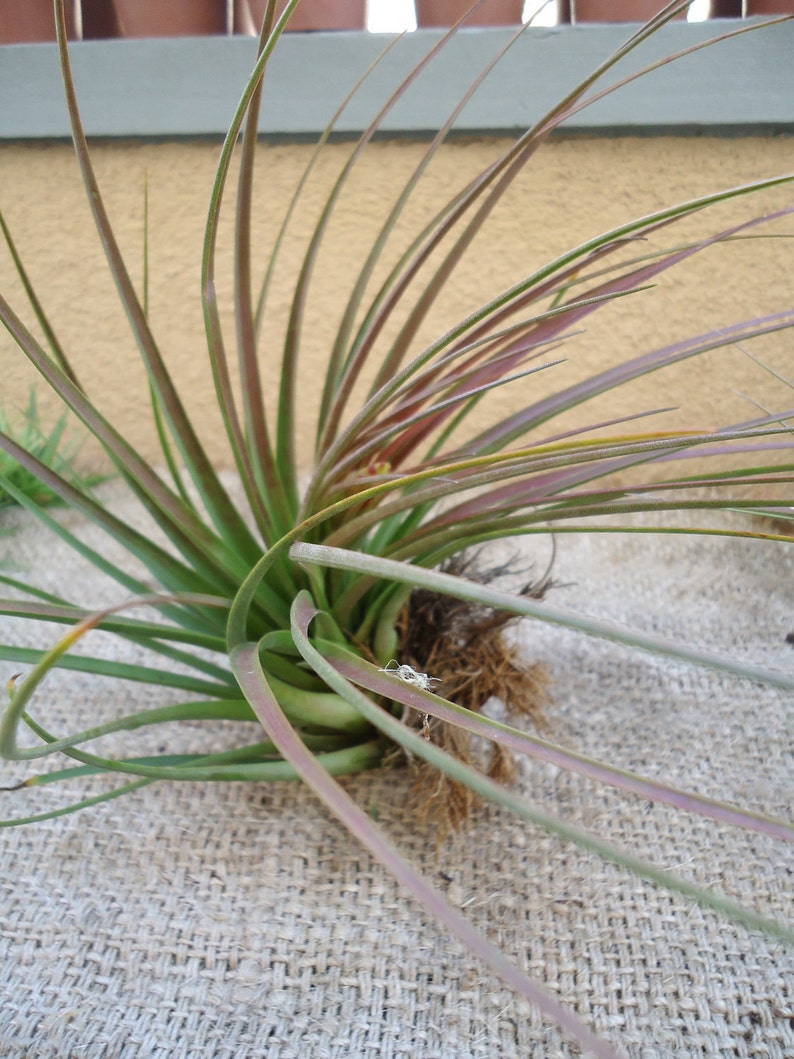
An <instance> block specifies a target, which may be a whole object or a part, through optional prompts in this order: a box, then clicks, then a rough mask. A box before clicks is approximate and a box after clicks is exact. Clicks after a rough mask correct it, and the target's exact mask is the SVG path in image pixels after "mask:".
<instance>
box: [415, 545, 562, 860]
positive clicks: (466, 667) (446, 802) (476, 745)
mask: <svg viewBox="0 0 794 1059" xmlns="http://www.w3.org/2000/svg"><path fill="white" fill-rule="evenodd" d="M442 569H443V570H444V572H446V573H451V574H456V575H458V576H462V577H466V578H468V579H469V580H472V581H477V582H478V583H480V584H489V583H491V582H493V581H496V580H499V579H501V578H503V577H504V576H505V575H509V574H511V573H513V574H515V573H516V571H515V569H514V564H511V563H506V564H503V565H500V566H490V567H483V566H481V565H479V564H478V562H477V556H476V555H475V556H467V555H462V556H455V557H454V558H453V559H451V560H449V561H448V562H447V563H446V564H444V566H443V567H442ZM549 586H550V581H549V580H548V578H547V577H544V578H542V579H541V580H540V581H539V582H535V583H533V582H527V583H525V584H524V585H523V586H522V587H521V588H520V589H519V590H518V594H519V595H522V596H525V597H529V598H532V599H541V598H542V597H543V595H544V594H545V592H546V590H547V589H548V588H549ZM516 620H517V619H516V616H515V615H514V614H511V613H509V612H508V611H502V610H494V609H493V608H492V607H487V606H482V605H479V604H473V603H467V602H465V601H464V600H459V599H453V598H451V597H449V596H444V595H440V594H438V593H436V592H430V591H427V590H425V589H416V590H415V591H414V592H412V594H411V598H410V600H409V603H408V606H407V608H406V610H405V612H404V614H403V617H402V622H401V625H402V627H401V629H400V661H401V663H404V664H408V665H410V666H412V667H413V668H414V669H415V670H417V671H418V672H421V673H427V674H428V675H429V676H431V677H435V678H438V679H439V680H440V681H441V684H440V685H437V686H436V687H435V688H434V690H435V691H437V692H438V694H440V695H443V696H444V698H447V699H449V700H450V701H452V702H454V703H456V704H457V705H459V706H464V707H465V708H466V709H469V710H473V711H475V712H478V711H479V710H481V709H482V707H483V706H484V705H485V703H486V702H487V701H488V700H489V699H490V698H497V699H499V700H500V701H501V702H502V703H503V704H504V706H505V709H506V710H507V712H508V713H509V714H512V715H522V716H523V717H524V718H528V719H529V720H530V721H531V722H532V724H533V725H534V726H535V727H545V721H544V716H543V707H544V705H545V703H546V702H547V692H546V677H545V673H544V671H543V668H542V667H541V666H539V665H532V664H528V663H526V662H524V661H523V660H522V659H521V658H520V657H519V654H518V652H517V651H516V649H515V648H514V647H513V646H511V644H510V643H509V642H508V641H507V640H506V639H505V635H504V634H505V631H506V629H507V628H508V627H509V626H510V625H511V624H513V623H514V622H515V621H516ZM409 720H410V721H412V722H413V723H414V724H415V726H416V727H417V728H421V729H422V731H423V732H424V735H425V737H426V738H428V739H430V740H431V741H432V742H433V743H435V744H436V745H437V746H440V747H442V748H443V749H444V750H447V751H448V752H450V753H451V754H453V755H454V756H455V757H457V758H458V759H459V760H461V761H464V762H466V763H467V764H473V765H476V766H478V767H482V768H483V770H484V771H485V772H486V773H487V775H488V776H490V777H491V778H492V779H494V780H496V781H497V782H504V783H510V782H511V781H512V779H513V777H514V773H515V766H514V762H513V758H512V755H511V753H510V751H509V750H508V749H507V748H506V747H503V746H500V745H499V744H496V743H491V744H489V747H488V749H487V751H486V750H484V748H483V747H482V746H481V743H482V740H477V739H475V738H474V737H472V736H471V735H470V734H469V733H468V732H464V731H462V730H461V729H460V728H457V727H456V726H454V725H450V724H446V723H444V722H442V721H438V720H436V719H435V718H432V717H427V716H424V715H420V714H414V716H413V717H412V718H409ZM410 767H411V768H412V769H413V771H414V773H415V780H414V783H413V786H412V789H411V805H412V808H413V810H414V811H415V812H416V814H417V816H418V817H419V819H420V820H421V821H422V822H426V821H427V820H432V821H433V823H434V824H435V826H436V828H437V837H438V841H441V840H442V839H443V838H444V837H445V836H446V835H447V834H448V833H449V832H450V831H452V830H456V829H457V828H459V827H461V826H462V825H463V824H464V823H465V822H466V821H467V820H468V819H469V817H470V816H471V813H472V810H473V808H474V806H475V804H476V801H477V795H475V794H474V793H473V792H472V791H471V790H470V789H469V788H468V787H466V786H465V785H464V784H461V783H458V782H457V781H455V780H452V779H450V778H449V777H448V776H446V775H445V774H444V773H442V772H439V771H438V769H436V768H435V767H434V766H432V765H430V764H428V763H427V762H425V761H418V760H415V759H411V761H410Z"/></svg>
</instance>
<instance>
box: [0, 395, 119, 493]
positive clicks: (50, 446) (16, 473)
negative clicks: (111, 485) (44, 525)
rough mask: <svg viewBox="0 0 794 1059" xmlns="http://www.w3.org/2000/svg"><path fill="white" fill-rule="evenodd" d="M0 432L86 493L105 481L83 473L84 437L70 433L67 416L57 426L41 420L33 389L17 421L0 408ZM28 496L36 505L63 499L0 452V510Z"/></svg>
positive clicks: (57, 421) (65, 414) (11, 458)
mask: <svg viewBox="0 0 794 1059" xmlns="http://www.w3.org/2000/svg"><path fill="white" fill-rule="evenodd" d="M0 431H2V433H3V434H6V435H7V436H8V437H12V438H13V439H14V440H15V441H16V443H17V444H18V445H20V446H21V448H23V449H24V450H25V452H29V453H30V454H31V456H35V458H36V459H37V460H38V461H39V462H40V463H41V464H43V465H44V466H45V467H48V468H49V469H50V470H51V471H53V472H54V473H55V474H57V475H59V477H61V478H63V479H64V481H66V482H69V484H70V485H72V486H74V488H76V489H78V490H79V491H80V492H83V493H87V492H89V491H90V489H91V488H92V486H95V485H99V483H100V482H102V481H103V480H104V478H105V476H104V475H101V474H97V473H85V472H82V471H81V470H80V468H79V466H78V463H77V457H78V455H79V453H80V449H81V447H82V444H83V441H84V440H85V439H84V438H80V437H79V436H77V435H75V434H74V433H71V434H70V433H69V432H68V415H67V413H66V412H64V413H63V415H61V416H59V417H58V419H57V420H56V421H55V423H54V425H53V426H52V427H49V428H45V427H44V426H43V424H42V422H41V420H40V418H39V411H38V408H37V406H36V395H35V393H34V392H33V391H32V390H31V393H30V397H29V399H28V405H27V408H26V409H25V410H24V412H23V413H22V415H21V417H20V419H18V420H14V419H13V418H12V417H11V415H9V413H8V411H7V410H6V409H4V408H0ZM19 494H21V495H22V496H25V497H28V498H29V499H30V500H32V501H34V502H35V503H37V504H57V503H59V501H60V498H59V496H58V494H57V493H55V492H53V490H52V489H48V488H47V487H46V486H45V485H44V484H43V483H42V482H41V480H40V479H39V477H38V476H37V475H36V474H34V473H33V472H31V471H29V470H28V469H27V468H25V467H23V466H22V464H20V463H19V462H18V461H17V460H15V459H14V457H13V456H10V455H8V454H7V453H6V452H4V451H2V452H0V508H3V507H8V506H10V505H11V504H17V503H19V502H20V501H19V500H18V499H17V496H18V495H19Z"/></svg>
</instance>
